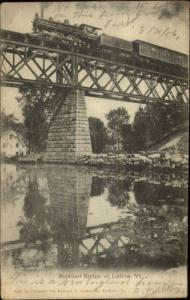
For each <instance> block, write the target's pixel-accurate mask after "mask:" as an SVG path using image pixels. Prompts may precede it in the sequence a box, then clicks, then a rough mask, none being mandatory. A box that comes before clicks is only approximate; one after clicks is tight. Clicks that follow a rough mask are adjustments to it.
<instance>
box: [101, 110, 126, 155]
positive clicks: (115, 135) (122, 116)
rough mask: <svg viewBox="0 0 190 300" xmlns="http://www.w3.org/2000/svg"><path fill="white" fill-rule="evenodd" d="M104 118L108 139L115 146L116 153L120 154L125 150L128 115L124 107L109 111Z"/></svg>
mask: <svg viewBox="0 0 190 300" xmlns="http://www.w3.org/2000/svg"><path fill="white" fill-rule="evenodd" d="M106 118H107V120H108V129H109V135H110V139H111V141H112V142H113V143H115V144H116V145H117V151H118V152H120V151H121V150H122V148H125V146H124V144H126V143H125V141H124V140H126V139H127V134H126V133H127V132H128V131H129V128H130V126H129V114H128V112H127V110H126V109H125V108H124V107H119V108H117V109H113V110H111V111H110V112H109V113H108V114H107V115H106Z"/></svg>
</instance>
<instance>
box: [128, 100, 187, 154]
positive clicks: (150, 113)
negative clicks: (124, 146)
mask: <svg viewBox="0 0 190 300" xmlns="http://www.w3.org/2000/svg"><path fill="white" fill-rule="evenodd" d="M187 120H188V112H187V110H186V109H185V107H184V106H179V105H178V104H175V103H171V104H169V105H163V104H162V103H152V104H149V105H147V106H146V107H145V108H142V107H139V110H138V111H137V113H136V115H135V118H134V122H133V126H132V136H133V139H132V140H133V142H132V148H133V150H134V151H138V150H144V149H146V148H148V147H149V146H150V145H151V144H153V143H155V142H159V141H160V140H161V139H162V138H163V137H165V136H167V135H170V134H171V133H173V132H175V131H176V130H178V129H179V128H180V129H183V127H185V124H186V122H187Z"/></svg>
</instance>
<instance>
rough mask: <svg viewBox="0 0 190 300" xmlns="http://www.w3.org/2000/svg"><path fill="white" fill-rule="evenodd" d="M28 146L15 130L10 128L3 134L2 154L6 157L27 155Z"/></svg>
mask: <svg viewBox="0 0 190 300" xmlns="http://www.w3.org/2000/svg"><path fill="white" fill-rule="evenodd" d="M26 153H27V147H26V145H25V143H24V140H23V138H22V137H21V136H20V135H19V134H18V133H16V132H15V131H14V130H8V131H6V132H4V133H2V135H1V155H2V157H4V158H11V157H19V156H23V155H26Z"/></svg>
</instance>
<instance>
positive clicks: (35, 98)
mask: <svg viewBox="0 0 190 300" xmlns="http://www.w3.org/2000/svg"><path fill="white" fill-rule="evenodd" d="M20 93H21V95H22V96H21V97H18V98H17V101H18V102H19V103H20V105H21V107H22V112H23V116H24V129H25V130H24V137H25V139H26V140H27V141H28V149H29V153H30V152H31V151H32V152H42V151H45V149H46V141H47V134H48V128H49V123H50V120H51V118H52V116H53V114H54V112H55V110H56V107H57V105H58V103H59V102H60V97H58V95H55V92H53V91H48V90H43V89H39V90H36V89H32V88H27V89H26V88H21V89H20Z"/></svg>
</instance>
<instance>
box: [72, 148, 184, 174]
mask: <svg viewBox="0 0 190 300" xmlns="http://www.w3.org/2000/svg"><path fill="white" fill-rule="evenodd" d="M75 163H76V164H84V165H92V166H100V167H101V166H102V167H106V166H107V167H110V166H121V167H125V168H126V169H135V170H140V169H146V168H147V169H151V168H153V169H165V170H180V169H184V170H187V169H188V156H187V155H186V154H176V153H174V152H173V153H172V152H152V153H145V152H144V153H137V154H119V155H113V154H98V155H95V154H93V155H84V156H82V157H80V158H78V159H76V161H75Z"/></svg>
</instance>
